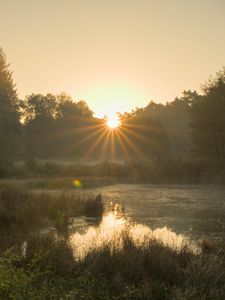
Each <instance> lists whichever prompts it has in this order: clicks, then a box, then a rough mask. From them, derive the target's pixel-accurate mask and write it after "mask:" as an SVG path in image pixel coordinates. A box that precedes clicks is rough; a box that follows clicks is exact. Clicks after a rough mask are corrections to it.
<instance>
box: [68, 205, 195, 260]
mask: <svg viewBox="0 0 225 300" xmlns="http://www.w3.org/2000/svg"><path fill="white" fill-rule="evenodd" d="M121 211H122V208H121V207H120V205H119V204H115V205H114V208H113V209H112V210H111V211H110V212H108V213H106V214H105V215H104V216H103V218H102V222H101V223H100V225H99V226H98V227H94V226H90V227H88V228H87V230H86V231H85V233H83V234H81V233H79V232H76V233H73V234H71V236H70V243H71V245H72V247H73V249H74V254H75V256H76V257H78V258H79V259H82V258H84V257H85V256H86V255H87V254H88V253H89V252H90V251H92V250H95V249H100V248H101V247H103V246H104V245H108V246H111V247H112V249H115V247H116V248H118V249H120V248H122V247H123V236H124V234H126V235H128V236H129V237H130V238H131V239H132V240H133V242H134V244H136V245H137V246H140V247H144V245H146V243H148V242H151V241H152V240H157V241H159V242H162V243H163V244H164V245H166V246H169V247H172V248H174V249H175V250H178V251H179V249H182V248H183V247H184V246H187V247H189V249H190V250H192V251H193V252H196V251H198V249H197V247H196V245H194V244H192V243H191V242H190V240H189V239H188V238H187V237H185V236H184V235H182V234H176V233H175V232H173V231H171V230H170V229H168V228H167V227H163V228H157V229H155V230H151V228H150V227H148V226H146V225H142V224H136V223H132V222H130V221H129V220H127V219H125V218H124V217H123V216H122V213H121Z"/></svg>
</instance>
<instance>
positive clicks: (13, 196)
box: [0, 185, 104, 251]
mask: <svg viewBox="0 0 225 300" xmlns="http://www.w3.org/2000/svg"><path fill="white" fill-rule="evenodd" d="M103 210H104V207H103V202H102V197H101V195H94V194H82V195H81V194H80V193H74V192H73V193H69V192H67V193H66V192H57V193H49V192H31V191H28V190H24V189H21V188H16V187H14V186H10V185H9V186H5V187H1V188H0V237H1V244H0V251H1V250H4V249H6V248H7V247H9V246H10V245H13V244H15V241H17V240H18V244H20V243H21V241H22V240H23V239H27V237H28V236H29V235H30V233H33V232H38V231H40V230H41V229H43V228H46V227H49V226H54V227H55V228H56V229H57V230H58V231H59V232H60V233H63V232H67V230H68V223H69V220H70V218H72V217H76V216H82V215H86V216H93V217H96V218H100V217H101V216H102V214H103Z"/></svg>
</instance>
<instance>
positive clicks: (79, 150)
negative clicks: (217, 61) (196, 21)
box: [0, 48, 225, 163]
mask: <svg viewBox="0 0 225 300" xmlns="http://www.w3.org/2000/svg"><path fill="white" fill-rule="evenodd" d="M201 90H202V93H201V94H199V93H197V92H196V91H190V90H187V91H184V92H183V95H182V97H180V98H175V100H174V101H172V102H167V103H166V104H158V103H155V102H154V101H151V102H150V103H149V104H148V105H147V106H146V107H144V108H136V109H135V110H133V111H132V112H130V113H124V114H121V115H120V120H121V126H120V128H118V129H114V130H110V129H108V128H107V126H106V125H105V120H104V119H99V118H95V117H94V113H93V112H92V111H91V109H90V108H89V107H88V105H87V103H86V102H84V101H78V102H76V101H74V100H73V99H72V98H71V97H70V96H68V95H67V94H65V93H62V94H59V95H53V94H50V93H49V94H47V95H42V94H32V95H28V96H27V97H25V99H23V100H21V99H19V98H18V96H17V92H16V86H15V84H14V82H13V78H12V72H11V71H10V66H9V64H8V62H7V58H6V55H5V53H4V52H3V50H2V49H1V48H0V159H27V158H41V159H50V158H51V159H67V158H72V159H77V160H83V161H85V162H86V161H87V162H88V161H98V160H113V161H122V160H137V161H140V160H143V161H144V160H161V159H169V158H181V159H184V158H194V159H207V160H216V161H220V162H221V163H224V160H225V68H222V69H221V70H220V71H219V72H218V73H217V74H216V75H215V77H214V78H213V79H210V80H209V81H207V82H206V83H205V84H204V85H203V86H202V89H201Z"/></svg>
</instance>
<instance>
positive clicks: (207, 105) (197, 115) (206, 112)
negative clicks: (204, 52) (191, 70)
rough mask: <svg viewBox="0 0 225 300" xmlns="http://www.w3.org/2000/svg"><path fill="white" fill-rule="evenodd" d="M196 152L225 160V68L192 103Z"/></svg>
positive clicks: (204, 87) (206, 84)
mask: <svg viewBox="0 0 225 300" xmlns="http://www.w3.org/2000/svg"><path fill="white" fill-rule="evenodd" d="M191 113H192V135H193V143H194V152H195V153H196V154H197V155H203V156H206V157H209V158H213V159H219V160H222V161H224V160H225V67H224V68H223V69H222V70H221V71H219V72H218V73H217V74H216V76H215V78H213V79H211V80H209V81H208V82H206V83H205V85H204V86H203V95H201V96H197V97H195V98H194V99H193V101H192V103H191Z"/></svg>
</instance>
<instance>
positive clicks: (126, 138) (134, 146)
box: [119, 129, 145, 158]
mask: <svg viewBox="0 0 225 300" xmlns="http://www.w3.org/2000/svg"><path fill="white" fill-rule="evenodd" d="M119 132H120V134H121V136H122V137H123V138H124V140H126V142H127V143H128V145H129V146H130V148H131V149H132V150H133V151H134V152H135V153H136V154H137V155H140V157H142V158H143V157H145V154H144V153H143V151H141V150H140V149H139V148H138V147H137V146H136V145H135V144H134V143H133V142H132V141H131V140H130V139H129V138H128V136H127V135H125V134H124V133H123V132H122V131H121V129H120V130H119Z"/></svg>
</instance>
